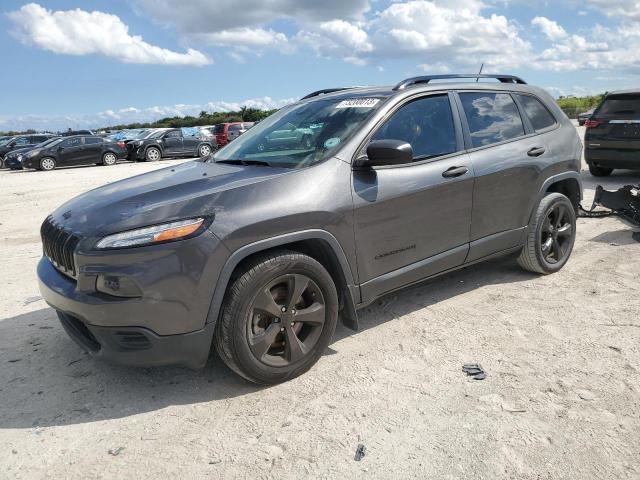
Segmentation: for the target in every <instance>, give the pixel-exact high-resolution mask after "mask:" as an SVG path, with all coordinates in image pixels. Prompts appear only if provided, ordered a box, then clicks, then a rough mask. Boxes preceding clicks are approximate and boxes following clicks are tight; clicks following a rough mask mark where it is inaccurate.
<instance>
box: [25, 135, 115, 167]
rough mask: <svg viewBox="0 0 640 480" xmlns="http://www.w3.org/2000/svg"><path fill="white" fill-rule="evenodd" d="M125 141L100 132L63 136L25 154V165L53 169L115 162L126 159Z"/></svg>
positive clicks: (112, 163)
mask: <svg viewBox="0 0 640 480" xmlns="http://www.w3.org/2000/svg"><path fill="white" fill-rule="evenodd" d="M126 156H127V150H126V149H125V146H124V142H115V141H111V140H107V139H105V138H100V137H96V136H93V135H91V136H84V135H78V136H75V137H63V138H59V139H58V140H57V141H55V142H51V143H50V144H48V145H47V146H46V147H44V148H36V149H33V150H31V151H29V152H27V153H25V154H24V156H23V158H22V166H23V167H24V168H35V169H37V170H53V169H54V168H56V167H67V166H73V165H87V164H91V163H95V164H98V165H114V164H116V163H117V162H118V160H121V159H125V158H126Z"/></svg>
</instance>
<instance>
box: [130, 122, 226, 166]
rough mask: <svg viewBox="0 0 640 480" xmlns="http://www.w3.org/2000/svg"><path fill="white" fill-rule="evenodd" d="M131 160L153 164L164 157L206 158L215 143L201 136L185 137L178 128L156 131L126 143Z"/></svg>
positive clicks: (209, 138)
mask: <svg viewBox="0 0 640 480" xmlns="http://www.w3.org/2000/svg"><path fill="white" fill-rule="evenodd" d="M127 149H128V150H129V158H130V159H131V160H144V161H147V162H155V161H157V160H160V159H162V158H165V157H207V156H209V155H210V154H211V152H213V151H214V150H215V141H214V140H213V138H211V137H205V136H203V135H187V136H185V135H184V134H183V132H182V129H180V128H170V129H161V130H157V131H155V132H153V133H151V134H149V135H148V136H147V137H145V138H143V139H140V140H134V141H131V142H128V143H127Z"/></svg>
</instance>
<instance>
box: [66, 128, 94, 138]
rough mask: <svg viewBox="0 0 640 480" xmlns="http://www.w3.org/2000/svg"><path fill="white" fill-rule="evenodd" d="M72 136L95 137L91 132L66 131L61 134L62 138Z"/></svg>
mask: <svg viewBox="0 0 640 480" xmlns="http://www.w3.org/2000/svg"><path fill="white" fill-rule="evenodd" d="M74 135H95V134H94V133H93V132H92V131H91V130H71V129H69V130H67V131H66V132H64V133H62V136H63V137H72V136H74Z"/></svg>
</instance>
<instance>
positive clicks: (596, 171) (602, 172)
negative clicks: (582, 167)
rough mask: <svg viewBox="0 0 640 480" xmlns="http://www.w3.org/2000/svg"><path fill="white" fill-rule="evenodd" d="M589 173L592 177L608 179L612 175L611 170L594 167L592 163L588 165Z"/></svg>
mask: <svg viewBox="0 0 640 480" xmlns="http://www.w3.org/2000/svg"><path fill="white" fill-rule="evenodd" d="M589 173H591V175H593V176H594V177H608V176H609V175H611V173H613V168H604V167H596V166H595V165H593V164H592V163H590V164H589Z"/></svg>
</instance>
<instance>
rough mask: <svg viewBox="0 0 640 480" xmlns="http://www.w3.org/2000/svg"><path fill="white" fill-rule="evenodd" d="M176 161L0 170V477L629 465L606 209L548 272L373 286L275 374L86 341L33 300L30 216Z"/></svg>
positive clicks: (610, 468) (621, 299) (631, 368)
mask: <svg viewBox="0 0 640 480" xmlns="http://www.w3.org/2000/svg"><path fill="white" fill-rule="evenodd" d="M171 163H175V162H163V163H159V164H152V165H147V164H122V165H118V166H115V167H109V168H103V167H88V168H76V169H66V170H59V171H55V172H50V173H40V172H8V171H2V172H0V265H1V269H2V271H1V273H0V278H1V282H0V285H2V288H0V400H1V401H0V478H7V479H12V478H25V479H26V478H28V479H40V478H64V479H88V478H107V479H110V478H125V479H132V478H191V479H199V478H251V479H254V478H296V479H298V478H305V477H310V478H332V479H333V478H336V479H342V478H383V479H389V478H421V479H423V478H444V479H447V478H467V479H468V478H483V479H499V478H514V479H547V478H553V479H565V478H574V479H613V478H640V418H639V417H640V342H639V340H640V296H639V291H640V243H637V242H635V241H633V240H632V238H631V231H630V229H629V228H628V227H627V226H625V225H623V224H622V223H621V222H619V221H618V220H616V219H613V218H609V219H603V220H586V219H581V220H580V221H579V225H578V226H579V236H578V241H577V244H576V248H575V251H574V254H573V257H572V259H571V261H570V262H569V264H568V265H567V267H566V268H565V269H564V270H563V271H562V272H560V273H559V274H556V275H553V276H548V277H538V276H535V275H531V274H528V273H524V272H523V271H521V270H520V269H519V268H518V267H517V266H516V265H515V263H514V262H513V261H512V260H510V259H503V260H499V261H493V262H491V263H488V264H483V265H478V266H474V267H471V268H468V269H466V270H463V271H460V272H457V273H454V274H450V275H447V276H445V277H443V278H440V279H437V280H435V281H432V282H429V283H427V284H424V285H421V286H418V287H414V288H411V289H409V290H406V291H403V292H401V293H398V294H395V295H392V296H389V297H387V298H384V299H383V300H381V301H379V302H378V303H377V304H375V305H373V306H371V307H369V308H367V309H366V310H364V311H362V312H361V318H362V327H363V328H362V331H361V332H359V333H357V334H353V332H351V331H349V330H346V329H344V328H339V329H338V331H337V334H336V338H335V342H334V343H333V344H332V346H331V348H330V349H329V351H327V354H326V355H325V356H324V357H323V358H322V359H321V361H320V362H319V364H318V365H317V366H316V367H315V368H314V369H313V370H311V371H310V372H309V373H307V374H306V375H304V376H303V377H302V378H299V379H296V380H294V381H291V382H289V383H287V384H285V385H280V386H277V387H272V388H259V387H256V386H253V385H250V384H248V383H246V382H244V381H243V380H241V379H239V378H238V377H236V376H235V375H233V374H232V373H231V372H230V371H228V370H227V369H226V368H225V367H224V365H222V364H221V362H220V361H219V360H218V359H216V358H213V357H212V358H211V360H210V362H209V364H208V366H207V367H206V369H204V370H202V371H199V372H192V371H189V370H185V369H181V368H162V369H155V370H131V369H126V368H120V367H114V366H111V365H106V364H102V363H99V362H95V361H94V360H92V359H91V358H89V357H88V356H86V355H85V354H83V353H82V352H81V351H80V349H79V348H78V347H76V346H75V344H73V343H72V342H71V340H70V339H68V338H67V336H66V335H65V334H64V332H63V331H62V328H61V327H60V326H59V324H58V322H57V319H56V317H55V315H54V312H53V311H52V310H51V309H49V308H47V306H46V305H45V303H44V302H43V301H42V300H41V299H40V297H39V292H38V288H37V285H36V280H35V266H36V263H37V261H38V258H39V256H40V243H39V237H38V228H39V225H40V223H41V221H42V220H43V218H44V217H45V216H46V215H47V213H48V212H50V211H51V210H53V209H54V208H55V207H57V206H58V205H59V204H61V203H62V202H63V201H65V200H66V199H68V198H70V197H73V196H74V195H76V194H78V193H80V192H82V191H85V190H88V189H90V188H92V187H95V186H98V185H100V184H103V183H105V182H109V181H113V180H116V179H120V178H124V177H128V176H131V175H134V174H137V173H141V172H144V171H148V170H151V169H155V168H161V167H164V166H166V165H168V164H171ZM583 178H584V181H585V186H586V188H587V191H586V197H587V199H588V200H587V202H585V203H589V201H590V198H591V196H592V195H593V188H594V182H593V180H592V179H591V177H590V176H589V175H588V173H583ZM630 182H634V183H640V174H630V173H628V172H620V173H616V174H614V176H613V177H611V179H608V180H607V181H606V183H607V184H608V185H609V186H616V185H623V184H625V183H630ZM465 362H480V363H481V364H482V365H483V366H484V367H485V368H486V370H487V371H488V377H487V379H486V380H485V381H480V382H478V381H473V380H470V379H468V378H466V377H465V376H464V375H463V374H462V372H461V366H462V364H463V363H465ZM359 443H363V444H364V445H366V448H367V451H366V456H365V457H364V459H363V460H362V461H361V462H356V461H354V453H355V450H356V447H357V445H358V444H359ZM110 452H111V453H110Z"/></svg>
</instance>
